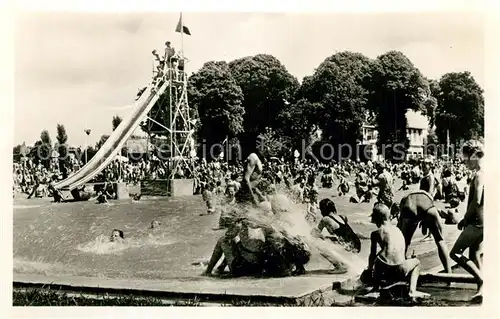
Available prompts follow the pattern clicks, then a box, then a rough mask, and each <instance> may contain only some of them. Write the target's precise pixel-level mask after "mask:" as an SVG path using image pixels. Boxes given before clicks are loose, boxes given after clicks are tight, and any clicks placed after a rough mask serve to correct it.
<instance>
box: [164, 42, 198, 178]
mask: <svg viewBox="0 0 500 319" xmlns="http://www.w3.org/2000/svg"><path fill="white" fill-rule="evenodd" d="M172 59H177V61H178V63H179V65H183V66H185V65H186V62H187V60H186V58H185V57H184V54H183V52H182V51H181V52H180V54H178V55H176V56H174V57H172V58H171V59H170V60H171V61H169V63H168V65H172ZM168 65H167V66H168ZM168 70H169V78H170V82H169V108H168V114H169V120H168V123H170V128H169V133H170V149H169V150H170V161H171V165H170V167H169V168H170V176H169V179H175V174H176V172H177V169H178V168H179V166H180V165H181V164H184V165H183V166H184V168H185V169H188V170H189V172H190V173H191V174H193V173H194V163H193V162H192V161H191V160H190V159H191V158H192V151H193V150H194V127H193V126H194V124H195V123H196V120H193V119H191V114H190V108H189V101H188V75H187V73H186V70H185V69H184V68H183V70H179V69H173V68H169V69H168Z"/></svg>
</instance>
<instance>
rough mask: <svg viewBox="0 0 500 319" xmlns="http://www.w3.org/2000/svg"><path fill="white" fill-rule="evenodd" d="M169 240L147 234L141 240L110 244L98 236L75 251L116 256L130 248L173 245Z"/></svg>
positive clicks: (104, 238) (106, 237)
mask: <svg viewBox="0 0 500 319" xmlns="http://www.w3.org/2000/svg"><path fill="white" fill-rule="evenodd" d="M175 242H176V241H175V240H173V239H171V238H166V237H163V236H155V235H153V234H149V235H148V236H146V237H143V238H133V237H131V238H126V239H124V240H120V241H115V242H110V241H109V237H108V236H104V235H100V236H98V237H97V238H96V239H94V240H93V241H91V242H89V243H87V244H84V245H78V246H77V247H76V249H77V250H79V251H82V252H85V253H92V254H96V255H108V254H116V253H119V252H122V251H124V250H127V249H130V248H141V247H145V246H167V245H171V244H173V243H175Z"/></svg>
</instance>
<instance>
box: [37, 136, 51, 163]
mask: <svg viewBox="0 0 500 319" xmlns="http://www.w3.org/2000/svg"><path fill="white" fill-rule="evenodd" d="M39 142H40V143H38V145H37V149H38V151H37V152H36V154H37V157H38V160H39V162H40V163H42V165H43V166H45V167H46V168H49V166H50V160H51V156H52V140H51V139H50V134H49V132H48V131H47V130H43V131H42V133H41V134H40V141H39ZM35 145H36V143H35Z"/></svg>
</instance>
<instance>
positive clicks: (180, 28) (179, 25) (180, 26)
mask: <svg viewBox="0 0 500 319" xmlns="http://www.w3.org/2000/svg"><path fill="white" fill-rule="evenodd" d="M175 32H179V33H185V34H187V35H191V32H190V31H189V28H188V27H186V26H185V25H184V24H183V22H182V13H181V16H180V17H179V22H177V27H176V28H175Z"/></svg>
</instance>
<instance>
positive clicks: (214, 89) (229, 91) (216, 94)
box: [188, 61, 245, 155]
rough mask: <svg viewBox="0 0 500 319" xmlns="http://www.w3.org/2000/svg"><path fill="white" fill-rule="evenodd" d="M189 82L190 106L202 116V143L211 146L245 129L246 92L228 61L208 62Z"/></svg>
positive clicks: (199, 129) (200, 123) (200, 124)
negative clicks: (232, 71) (230, 68)
mask: <svg viewBox="0 0 500 319" xmlns="http://www.w3.org/2000/svg"><path fill="white" fill-rule="evenodd" d="M189 84H190V85H189V91H188V92H189V95H188V96H189V100H190V101H191V107H193V108H194V109H196V110H197V113H198V115H199V119H200V121H199V125H198V126H197V128H198V134H197V135H198V139H199V142H201V141H203V143H204V144H205V146H206V147H212V145H214V144H216V143H221V142H222V141H224V140H226V139H232V138H234V137H236V136H237V135H238V134H240V133H242V132H243V115H244V114H245V109H244V108H243V105H242V102H243V93H242V91H241V88H240V87H239V86H238V85H237V84H236V81H235V80H234V78H233V77H232V75H231V72H230V70H229V66H228V64H227V63H226V62H223V61H218V62H215V61H211V62H207V63H205V64H204V65H203V67H202V68H201V69H200V70H199V71H198V72H196V73H194V74H193V75H192V76H191V77H190V79H189ZM221 151H222V149H221ZM212 155H217V154H212Z"/></svg>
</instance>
